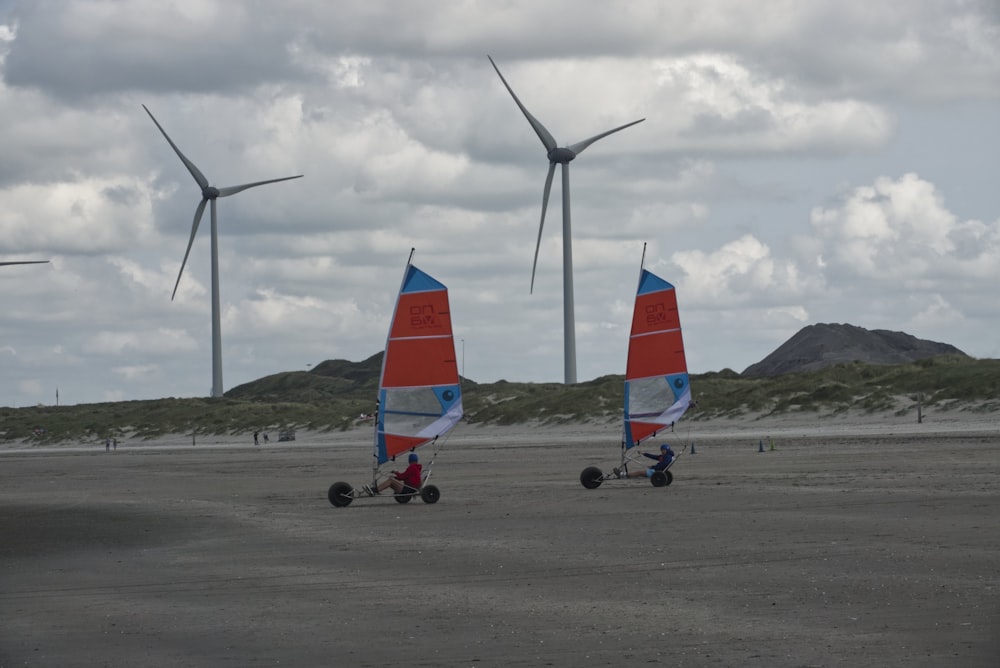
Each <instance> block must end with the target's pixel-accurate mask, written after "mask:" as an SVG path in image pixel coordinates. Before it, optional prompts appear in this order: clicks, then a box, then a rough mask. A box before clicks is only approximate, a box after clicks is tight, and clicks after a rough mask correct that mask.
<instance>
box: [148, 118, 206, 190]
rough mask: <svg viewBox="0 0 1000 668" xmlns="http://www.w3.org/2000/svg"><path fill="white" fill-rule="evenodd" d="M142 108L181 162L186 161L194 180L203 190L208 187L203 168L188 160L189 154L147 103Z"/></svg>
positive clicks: (185, 164) (185, 163)
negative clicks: (172, 136)
mask: <svg viewBox="0 0 1000 668" xmlns="http://www.w3.org/2000/svg"><path fill="white" fill-rule="evenodd" d="M142 108H143V109H146V113H147V114H149V117H150V118H152V119H153V122H154V123H156V127H158V128H160V132H161V133H162V134H163V136H164V138H166V140H167V143H169V144H170V146H171V148H173V149H174V153H176V154H177V157H178V158H180V159H181V162H183V163H184V166H185V167H187V170H188V171H189V172H191V176H193V177H194V180H195V182H196V183H197V184H198V187H199V188H201V189H202V190H204V189H205V188H207V187H208V179H206V178H205V175H204V174H202V173H201V170H200V169H198V168H197V167H195V166H194V163H193V162H191V161H190V160H188V159H187V156H185V155H184V154H183V153H181V150H180V149H179V148H177V144H175V143H174V141H173V140H172V139H171V138H170V135H168V134H167V131H166V130H164V129H163V126H162V125H160V122H159V121H158V120H156V117H155V116H153V112H151V111H150V110H149V109H147V108H146V105H142Z"/></svg>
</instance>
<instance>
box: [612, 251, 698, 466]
mask: <svg viewBox="0 0 1000 668" xmlns="http://www.w3.org/2000/svg"><path fill="white" fill-rule="evenodd" d="M690 405H691V387H690V384H689V381H688V372H687V361H686V360H685V357H684V339H683V337H682V336H681V321H680V316H679V315H678V313H677V291H676V290H675V288H674V286H673V285H671V284H670V283H668V282H667V281H665V280H663V279H662V278H660V277H659V276H657V275H656V274H653V273H652V272H649V271H647V270H645V269H643V270H642V273H641V275H640V276H639V288H638V290H637V291H636V296H635V310H634V311H633V313H632V332H631V335H630V336H629V344H628V364H627V366H626V370H625V434H624V444H625V447H626V448H631V447H633V446H635V445H638V444H639V443H641V442H642V441H644V440H645V439H647V438H649V437H651V436H653V435H655V434H656V432H658V431H660V430H661V429H663V428H665V427H671V426H672V425H673V424H674V422H676V421H677V420H679V419H680V417H681V416H682V415H684V411H686V410H687V409H688V406H690Z"/></svg>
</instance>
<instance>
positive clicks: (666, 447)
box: [660, 443, 670, 452]
mask: <svg viewBox="0 0 1000 668" xmlns="http://www.w3.org/2000/svg"><path fill="white" fill-rule="evenodd" d="M669 449H670V446H669V445H668V444H666V443H664V444H663V445H661V446H660V450H661V451H662V452H666V451H667V450H669Z"/></svg>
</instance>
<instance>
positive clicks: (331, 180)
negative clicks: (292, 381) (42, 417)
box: [0, 0, 1000, 406]
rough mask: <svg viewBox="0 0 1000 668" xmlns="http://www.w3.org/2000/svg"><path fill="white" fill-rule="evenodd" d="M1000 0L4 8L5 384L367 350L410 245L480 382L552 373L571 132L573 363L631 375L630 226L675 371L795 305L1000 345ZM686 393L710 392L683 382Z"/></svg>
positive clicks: (760, 342) (170, 383) (374, 343)
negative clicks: (658, 299) (214, 210)
mask: <svg viewBox="0 0 1000 668" xmlns="http://www.w3.org/2000/svg"><path fill="white" fill-rule="evenodd" d="M998 8H1000V5H998V4H997V3H996V2H995V0H938V1H935V2H914V1H911V0H890V1H889V2H883V3H872V2H870V0H864V1H856V0H835V1H831V2H823V1H819V0H816V1H813V2H796V3H791V2H785V1H773V2H770V1H767V0H761V1H758V2H746V1H744V0H715V1H712V0H690V1H688V0H678V1H676V2H669V3H667V2H661V1H659V0H627V1H626V2H621V3H608V2H596V1H594V2H579V1H577V0H551V1H548V2H538V1H537V0H523V1H522V0H505V1H503V2H498V1H490V2H486V1H479V0H468V1H466V2H433V1H417V2H410V3H399V2H388V1H383V0H363V1H359V0H341V1H339V2H336V3H331V2H324V1H321V0H316V1H313V0H284V1H283V2H270V1H268V0H258V1H248V2H237V1H235V0H177V1H164V0H156V1H153V0H129V1H128V2H125V1H115V0H25V1H24V2H17V1H14V2H11V1H10V0H0V146H2V152H0V232H2V234H0V261H11V260H26V259H31V260H34V259H48V260H51V262H50V263H49V264H40V265H25V266H5V267H0V300H2V304H0V308H2V316H0V374H2V379H3V386H2V395H0V405H7V406H26V405H33V404H36V403H45V404H52V403H55V401H56V392H57V390H58V393H59V401H60V403H61V404H76V403H90V402H100V401H118V400H127V399H153V398H160V397H169V396H176V397H192V396H207V395H208V394H209V392H210V387H211V372H210V371H211V317H210V314H211V304H210V299H211V293H210V276H209V272H210V266H209V265H210V250H209V248H210V246H209V224H208V218H207V214H206V218H205V220H203V222H202V225H201V228H200V229H199V231H198V236H197V237H196V238H195V240H194V245H193V248H192V250H191V256H190V258H189V260H188V264H187V267H186V269H185V271H184V274H183V277H182V278H181V281H180V285H179V289H178V291H177V295H176V298H175V299H174V300H173V301H171V291H172V290H173V287H174V283H175V281H176V279H177V274H178V271H179V269H180V265H181V260H182V258H183V256H184V251H185V248H186V246H187V243H188V239H189V235H190V232H191V223H192V218H193V215H194V211H195V207H196V206H197V204H198V201H199V199H200V192H199V190H198V188H197V186H196V185H195V183H194V181H193V179H192V178H191V176H190V175H189V174H188V173H187V171H186V170H185V168H184V166H183V165H182V163H181V162H180V161H179V160H178V158H177V156H176V155H174V153H173V151H172V150H171V149H170V146H169V145H168V144H167V143H166V141H165V140H164V139H163V136H162V135H161V134H160V133H159V131H158V130H157V129H156V126H155V125H153V123H152V121H151V120H150V118H149V117H148V116H147V115H146V114H145V112H144V111H143V109H142V105H143V104H145V105H147V106H148V107H149V109H150V110H151V111H152V112H153V114H154V115H155V116H156V117H157V120H159V121H160V123H161V124H162V125H163V127H164V128H165V129H166V131H167V132H168V133H169V134H170V135H171V137H172V139H173V140H174V141H175V142H176V143H177V144H178V146H179V147H180V149H181V150H182V151H184V153H185V154H186V155H187V156H188V158H190V159H191V160H192V161H193V162H194V163H195V164H196V165H197V166H198V167H199V168H200V169H201V171H202V172H204V173H205V175H206V176H207V177H208V179H209V181H210V182H211V183H212V184H213V185H216V186H227V185H236V184H241V183H245V182H249V181H259V180H265V179H271V178H277V177H281V176H290V175H295V174H304V175H305V177H304V178H302V179H297V180H294V181H288V182H284V183H276V184H271V185H265V186H262V187H260V188H255V189H252V190H248V191H245V192H242V193H240V194H238V195H235V196H233V197H228V198H224V199H220V200H219V237H220V247H221V248H220V265H221V275H222V279H221V293H222V340H223V372H224V385H225V388H226V389H230V388H232V387H234V386H236V385H239V384H241V383H245V382H248V381H251V380H254V379H257V378H260V377H262V376H265V375H268V374H272V373H277V372H281V371H291V370H306V369H308V368H310V367H311V366H313V365H315V364H318V363H319V362H322V361H323V360H326V359H336V358H342V359H348V360H353V361H360V360H362V359H365V358H367V357H369V356H370V355H372V354H374V353H376V352H378V351H379V350H381V349H382V347H383V345H384V340H385V336H386V330H387V327H388V318H389V316H390V313H391V310H392V307H393V302H394V300H395V295H396V292H397V290H398V288H399V282H400V279H401V277H402V272H403V268H404V266H405V263H406V259H407V256H408V254H409V250H410V248H411V247H414V248H416V256H415V259H414V263H415V264H416V265H417V266H419V267H420V268H421V269H423V270H425V271H427V272H428V273H430V274H432V275H433V276H435V277H437V278H438V279H439V280H441V281H442V282H443V283H445V284H446V285H448V286H449V288H450V295H451V304H452V317H453V322H454V326H455V332H456V339H457V341H456V345H457V347H458V348H459V354H460V355H461V357H462V365H463V366H464V369H465V373H466V375H467V376H468V377H469V378H472V379H473V380H476V381H480V382H491V381H496V380H499V379H507V380H512V381H528V382H548V381H556V382H561V381H562V380H563V326H562V251H561V249H562V240H561V224H560V220H561V206H560V201H561V188H560V181H559V178H558V174H557V178H556V180H555V183H554V184H553V190H552V199H551V201H550V205H549V211H548V216H547V220H546V226H545V229H544V234H543V237H542V245H541V252H540V257H539V261H538V273H537V276H536V280H535V289H534V294H529V282H530V279H531V263H532V255H533V253H534V247H535V242H536V236H537V234H538V219H539V213H540V209H541V198H542V197H541V196H542V188H543V184H544V180H545V174H546V170H547V160H546V157H545V152H544V149H543V148H542V145H541V143H540V142H539V140H538V138H537V136H536V135H535V133H534V132H533V131H532V129H531V127H530V126H529V125H528V123H527V121H526V120H525V118H524V117H523V116H522V114H521V112H520V111H519V110H518V108H517V107H516V105H515V104H514V102H513V100H512V99H511V98H510V96H509V94H508V93H507V91H506V90H505V89H504V87H503V84H502V83H501V81H500V79H499V78H498V77H497V75H496V73H495V72H494V71H493V69H492V67H491V65H490V63H489V60H488V59H487V54H489V55H491V56H493V58H494V59H495V61H496V63H497V65H498V66H499V67H500V69H501V71H502V72H503V74H504V76H505V77H506V79H507V81H508V83H510V85H511V86H512V87H513V89H514V91H515V92H516V93H517V94H518V96H519V97H520V99H521V101H522V102H523V103H524V104H525V105H526V106H527V108H528V109H529V110H530V111H531V112H532V113H533V114H534V116H535V117H536V118H538V119H539V120H540V121H541V122H542V123H543V124H544V125H545V126H546V127H547V128H548V130H549V131H550V132H551V133H552V135H554V137H555V139H556V140H557V141H558V142H559V144H560V145H569V144H572V143H575V142H578V141H581V140H583V139H585V138H588V137H590V136H592V135H595V134H598V133H600V132H603V131H605V130H608V129H611V128H613V127H615V126H618V125H621V124H624V123H627V122H630V121H633V120H636V119H639V118H645V119H646V120H645V122H643V123H640V124H638V125H636V126H634V127H631V128H628V129H626V130H623V131H622V132H620V133H617V134H614V135H612V136H610V137H607V138H605V139H602V140H600V141H599V142H597V143H595V144H594V145H592V146H591V147H590V148H588V149H587V151H586V152H585V153H583V154H582V155H581V156H580V157H579V158H578V159H577V160H576V161H574V162H573V163H572V165H571V167H572V169H571V171H572V212H573V246H572V247H573V254H574V265H575V294H576V336H577V365H578V377H579V379H580V380H589V379H592V378H595V377H598V376H601V375H605V374H620V373H623V370H624V363H625V353H626V347H627V336H628V323H629V319H630V311H631V303H632V298H633V295H634V290H635V286H636V279H637V277H638V271H639V264H640V259H641V254H642V246H643V243H647V244H648V250H647V256H646V266H647V268H649V269H651V270H652V271H654V272H656V273H657V274H659V275H660V276H662V277H663V278H665V279H666V280H668V281H670V282H672V283H673V284H674V285H676V286H677V288H678V299H679V302H680V309H681V320H682V323H683V326H684V336H685V341H686V348H687V353H688V364H689V368H690V370H691V371H692V372H695V373H700V372H705V371H713V370H720V369H723V368H731V369H734V370H736V371H742V370H743V369H744V368H746V367H747V366H749V365H750V364H752V363H754V362H757V361H759V360H760V359H762V358H763V357H765V356H766V355H767V354H769V353H770V352H771V351H773V350H774V349H775V348H776V347H777V346H779V345H780V344H781V343H783V342H784V341H785V340H787V339H788V338H789V337H791V336H792V335H793V334H795V333H796V332H797V331H798V330H799V329H801V328H802V327H804V326H806V325H810V324H814V323H820V322H846V323H851V324H854V325H859V326H862V327H867V328H869V329H891V330H897V331H905V332H907V333H910V334H913V335H915V336H918V337H920V338H926V339H931V340H936V341H943V342H946V343H951V344H953V345H955V346H958V347H959V348H960V349H962V350H963V351H965V352H966V353H968V354H970V355H973V356H975V357H998V356H1000V336H998V335H997V332H998V331H1000V302H998V299H997V294H996V293H997V286H998V285H1000V185H998V174H1000V169H998V167H1000V9H998ZM694 390H695V394H697V388H696V387H695V388H694Z"/></svg>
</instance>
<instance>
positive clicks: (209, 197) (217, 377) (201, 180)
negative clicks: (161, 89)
mask: <svg viewBox="0 0 1000 668" xmlns="http://www.w3.org/2000/svg"><path fill="white" fill-rule="evenodd" d="M142 108H143V109H145V110H146V113H147V114H149V117H150V118H152V119H153V122H154V123H156V127H157V128H159V129H160V132H161V133H162V134H163V136H164V138H165V139H166V140H167V143H169V144H170V147H171V148H173V149H174V153H176V154H177V157H178V158H180V159H181V162H183V163H184V166H185V167H187V170H188V171H189V172H191V176H193V177H194V180H195V181H196V182H197V183H198V187H199V188H201V201H200V202H199V203H198V208H197V209H195V212H194V223H193V224H192V225H191V238H190V239H189V240H188V245H187V250H186V251H184V260H183V261H182V262H181V270H180V271H179V272H178V273H177V282H176V283H174V291H173V293H172V294H171V295H170V300H171V301H173V299H174V297H175V296H176V295H177V286H178V285H180V282H181V275H182V274H183V273H184V265H186V264H187V259H188V255H189V254H190V253H191V245H192V244H193V243H194V236H195V234H197V232H198V224H199V223H200V222H201V216H202V214H203V213H205V204H207V203H208V202H211V203H212V206H211V210H212V234H211V236H212V396H213V397H221V396H222V326H221V316H220V309H219V229H218V219H217V217H216V212H215V200H216V199H218V198H219V197H229V196H230V195H235V194H236V193H238V192H242V191H244V190H246V189H247V188H253V187H255V186H262V185H264V184H267V183H277V182H278V181H288V180H290V179H298V178H301V177H302V174H299V175H297V176H285V177H282V178H280V179H269V180H267V181H254V182H253V183H244V184H243V185H239V186H227V187H225V188H216V187H214V186H211V185H209V183H208V179H206V178H205V175H204V174H202V173H201V170H199V169H198V168H197V167H195V165H194V163H193V162H191V161H190V160H188V159H187V157H185V155H184V154H183V153H181V150H180V149H179V148H177V144H175V143H174V142H173V140H172V139H170V136H169V135H167V132H166V130H164V129H163V126H162V125H160V123H159V121H157V120H156V118H155V117H154V116H153V113H152V112H151V111H150V110H149V109H148V108H146V105H142Z"/></svg>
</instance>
